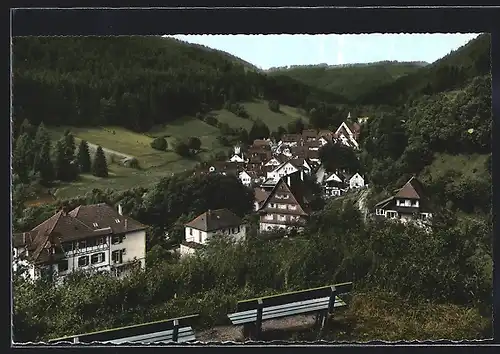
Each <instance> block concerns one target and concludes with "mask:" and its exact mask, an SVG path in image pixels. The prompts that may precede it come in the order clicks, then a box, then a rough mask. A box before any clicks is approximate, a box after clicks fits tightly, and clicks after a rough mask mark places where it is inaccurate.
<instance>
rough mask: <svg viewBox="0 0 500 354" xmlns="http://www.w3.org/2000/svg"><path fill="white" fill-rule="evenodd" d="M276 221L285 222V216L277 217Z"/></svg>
mask: <svg viewBox="0 0 500 354" xmlns="http://www.w3.org/2000/svg"><path fill="white" fill-rule="evenodd" d="M278 220H279V221H286V216H285V215H278Z"/></svg>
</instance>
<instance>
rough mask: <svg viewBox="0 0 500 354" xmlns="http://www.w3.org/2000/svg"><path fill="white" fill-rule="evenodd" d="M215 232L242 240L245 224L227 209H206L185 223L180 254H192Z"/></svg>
mask: <svg viewBox="0 0 500 354" xmlns="http://www.w3.org/2000/svg"><path fill="white" fill-rule="evenodd" d="M215 234H222V235H227V236H228V237H232V238H233V239H234V240H235V241H243V240H244V239H245V237H246V226H245V224H244V222H243V220H242V219H241V218H240V217H239V216H237V215H236V214H234V213H233V212H232V211H230V210H228V209H217V210H208V211H206V212H205V213H203V214H201V215H198V216H197V217H196V218H194V219H193V220H191V221H190V222H188V223H187V224H186V225H185V237H184V241H183V242H182V243H181V245H180V253H181V255H186V254H193V253H194V252H195V251H196V250H197V249H199V248H200V247H203V245H204V244H206V243H207V241H208V239H210V237H212V236H213V235H215Z"/></svg>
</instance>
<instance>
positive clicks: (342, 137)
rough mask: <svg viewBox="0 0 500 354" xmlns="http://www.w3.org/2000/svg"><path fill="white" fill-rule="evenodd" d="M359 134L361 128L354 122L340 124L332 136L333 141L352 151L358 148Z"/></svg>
mask: <svg viewBox="0 0 500 354" xmlns="http://www.w3.org/2000/svg"><path fill="white" fill-rule="evenodd" d="M360 132H361V126H360V125H359V124H358V123H357V122H355V123H350V122H342V124H341V125H340V126H339V127H338V129H337V130H336V131H335V133H334V134H333V136H334V139H336V140H337V141H339V142H340V143H342V144H344V145H346V146H349V147H352V148H354V149H358V148H359V144H358V138H359V134H360Z"/></svg>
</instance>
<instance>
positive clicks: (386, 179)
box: [13, 35, 493, 341]
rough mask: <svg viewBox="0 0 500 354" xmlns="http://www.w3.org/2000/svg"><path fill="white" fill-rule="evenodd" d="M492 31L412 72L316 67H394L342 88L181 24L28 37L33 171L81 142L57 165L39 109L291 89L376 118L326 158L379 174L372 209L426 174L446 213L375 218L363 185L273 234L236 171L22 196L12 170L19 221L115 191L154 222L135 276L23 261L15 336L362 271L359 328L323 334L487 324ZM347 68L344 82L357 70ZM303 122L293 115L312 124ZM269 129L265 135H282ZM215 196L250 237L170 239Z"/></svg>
mask: <svg viewBox="0 0 500 354" xmlns="http://www.w3.org/2000/svg"><path fill="white" fill-rule="evenodd" d="M489 47H490V38H489V36H488V35H481V36H479V38H478V39H476V40H473V41H471V42H470V43H468V44H467V45H466V46H464V47H462V48H460V49H459V50H457V51H455V52H453V53H451V54H450V55H448V56H446V57H444V58H443V59H441V60H439V61H437V62H436V63H433V64H431V65H428V66H422V65H417V64H418V63H415V65H416V66H417V68H415V69H414V68H412V69H411V70H410V71H412V72H411V73H408V74H406V75H404V74H403V73H402V72H400V74H394V72H392V74H391V75H392V79H389V78H388V77H387V76H386V74H387V72H386V71H384V70H385V69H384V70H381V69H372V68H370V66H368V67H365V66H360V67H357V66H353V67H349V68H331V69H326V68H319V69H318V70H326V71H327V72H328V73H330V71H331V72H334V71H335V70H344V69H345V70H362V69H363V70H364V69H366V70H367V71H366V72H371V71H370V70H373V72H374V74H373V75H378V74H375V73H380V72H385V73H384V74H383V75H382V76H384V77H386V78H385V79H383V80H382V81H384V80H385V81H384V82H380V83H378V84H377V85H375V84H373V85H374V88H373V89H370V90H368V91H365V88H366V86H365V85H361V84H360V85H359V86H363V87H359V90H358V91H356V90H355V89H354V88H353V89H352V91H351V92H350V93H346V92H344V93H343V94H342V95H341V94H339V92H335V89H333V87H334V86H335V85H337V84H333V83H328V80H326V79H325V81H321V80H318V81H316V80H312V81H314V82H318V84H317V86H316V87H313V86H312V82H311V83H308V82H307V81H308V80H309V78H305V79H304V80H303V81H304V82H306V83H304V82H301V81H302V79H299V78H298V77H293V75H290V76H291V77H289V76H287V72H286V71H283V72H281V73H278V74H277V73H270V74H265V73H262V72H259V71H256V70H253V69H252V68H251V67H249V66H245V65H246V64H245V63H243V62H238V61H237V60H236V61H235V60H234V58H231V57H228V56H227V55H226V54H221V53H220V52H218V51H211V50H207V49H206V48H202V47H199V46H191V45H187V44H185V43H182V42H179V41H175V40H172V39H166V38H153V37H150V38H146V39H144V38H51V39H49V38H17V39H16V40H15V43H14V116H15V124H16V132H15V133H16V137H18V139H17V144H16V145H18V151H20V152H21V153H22V154H21V153H19V154H18V155H17V156H18V157H19V156H22V157H23V159H21V160H15V161H14V163H16V164H17V165H19V166H20V165H22V164H23V163H22V162H23V161H27V160H29V161H30V166H33V170H34V171H37V172H38V173H41V171H46V172H44V173H46V174H49V172H50V173H52V174H54V173H55V174H57V173H61V172H60V171H63V172H64V171H66V172H67V171H71V169H69V168H65V166H66V167H68V166H69V165H68V163H69V161H68V158H67V155H68V153H71V154H72V156H73V155H74V151H75V147H74V145H75V143H74V140H73V137H72V135H71V134H70V133H66V134H65V135H64V136H63V137H61V139H60V140H59V141H58V142H57V145H56V157H57V158H56V159H55V160H54V164H53V166H52V167H50V168H49V165H50V157H49V158H48V159H47V156H49V155H50V154H49V153H47V151H48V150H50V142H49V141H50V139H48V135H47V133H46V131H45V128H44V125H47V126H49V125H58V124H61V125H63V124H64V125H75V126H85V125H93V126H100V125H112V124H114V125H120V126H123V127H126V128H129V129H133V130H136V131H145V130H148V129H149V128H150V127H151V126H152V125H154V124H157V123H163V122H167V121H171V120H175V119H176V118H178V117H181V116H182V115H185V114H193V115H194V114H196V113H198V112H203V111H207V110H210V109H215V108H218V107H224V106H226V107H228V102H229V103H231V102H233V103H232V104H233V105H235V107H236V106H238V105H237V104H236V102H239V101H247V100H252V99H255V98H265V99H267V100H269V101H272V102H270V106H273V107H274V106H277V107H278V109H279V104H287V105H290V106H294V107H302V108H303V109H304V110H305V112H306V113H307V115H308V117H309V124H310V127H313V128H330V129H332V128H333V127H336V126H338V124H339V122H341V121H342V120H343V119H345V117H346V112H351V113H352V116H353V117H363V116H367V117H368V118H369V119H368V120H367V122H366V123H365V124H364V125H363V127H362V130H361V136H360V144H361V152H359V153H354V152H352V151H351V152H345V153H342V154H337V155H336V154H335V151H334V149H332V151H333V152H334V153H333V155H335V156H333V158H332V160H331V161H329V162H330V163H331V164H332V165H335V166H337V167H338V166H342V167H345V168H346V169H349V168H352V169H355V170H358V171H360V172H362V173H363V174H364V175H365V176H366V179H367V182H368V183H369V185H370V189H369V194H368V198H367V207H368V208H370V207H371V206H373V204H374V203H375V202H377V201H379V200H380V198H383V197H386V196H388V195H391V194H392V193H393V192H394V189H395V188H397V187H400V186H401V184H402V183H404V182H406V181H407V180H408V178H409V177H410V176H412V175H418V176H419V177H420V179H421V180H422V182H423V184H424V186H425V188H426V191H428V193H429V195H430V196H431V198H432V200H433V202H434V204H435V205H434V207H435V209H436V212H435V215H436V217H435V222H434V224H433V227H432V229H431V230H430V231H425V230H423V229H419V228H415V227H412V226H408V225H406V226H405V225H400V224H391V223H384V222H378V221H372V220H370V219H365V218H364V216H363V212H364V211H365V210H359V209H358V208H357V207H356V206H357V205H358V204H357V201H356V200H357V199H356V198H357V196H356V195H353V196H351V197H345V198H339V199H335V200H330V201H328V202H327V203H326V205H323V204H321V205H320V204H318V206H317V207H316V208H315V211H314V212H313V213H312V215H311V217H310V222H309V223H308V224H307V227H306V230H305V232H304V233H302V234H299V235H292V237H289V238H275V237H269V238H267V237H266V238H261V237H258V236H257V231H256V230H257V228H258V225H257V219H256V215H255V214H254V213H252V204H253V200H254V196H253V193H252V190H249V189H247V188H246V187H244V186H242V185H241V183H240V182H239V180H238V179H236V178H234V177H230V176H219V175H213V176H209V177H205V178H202V177H194V176H190V175H189V173H186V174H179V175H174V176H172V177H165V178H163V179H161V180H159V181H158V182H157V183H155V184H153V185H151V186H148V187H147V188H139V187H138V188H133V189H130V190H127V191H115V190H99V189H94V190H93V191H92V192H91V193H88V194H86V195H82V196H80V197H78V198H74V199H71V200H58V201H57V202H56V203H55V204H48V205H42V206H36V207H25V206H24V203H25V202H26V200H27V196H28V194H29V193H30V190H31V189H32V188H35V187H34V186H33V182H28V181H31V179H30V177H29V171H26V172H25V174H24V175H22V174H21V175H17V176H16V181H17V182H16V183H15V185H14V187H13V188H14V191H13V213H14V215H13V228H14V230H15V231H17V232H19V231H27V230H30V229H31V228H33V227H34V226H36V225H37V224H38V223H40V222H41V221H43V220H45V219H46V218H48V217H49V216H51V215H53V213H54V212H55V211H56V210H57V209H59V208H61V207H66V208H71V207H76V206H77V205H80V204H92V203H99V202H106V203H109V204H110V205H115V206H116V205H117V204H118V203H120V204H121V205H122V206H123V209H124V212H125V213H126V214H128V215H130V216H131V217H133V218H135V219H137V220H139V221H140V222H142V223H144V224H147V225H148V226H149V229H148V233H147V251H148V252H147V264H148V267H147V269H146V270H145V271H140V272H138V273H137V274H134V275H133V276H131V277H130V278H126V279H123V280H119V279H115V278H112V277H111V276H108V275H105V274H99V275H89V274H74V275H73V276H72V277H70V278H69V279H68V280H67V282H65V284H64V285H63V286H60V287H53V286H52V285H51V284H50V283H49V282H47V281H45V280H41V281H38V282H34V283H31V282H28V281H25V280H23V279H22V278H21V277H19V276H18V275H17V274H15V277H14V333H15V339H16V341H28V340H43V339H48V338H53V337H58V336H62V335H66V334H74V333H81V332H86V331H91V330H98V329H104V328H110V327H114V326H123V325H127V324H133V323H139V322H144V321H152V320H157V319H164V318H168V317H170V316H179V315H185V314H189V313H192V312H197V313H198V312H200V313H201V323H200V324H199V326H200V328H207V327H209V326H213V325H214V324H217V325H219V324H224V323H225V321H226V317H225V315H226V313H227V312H229V311H232V310H234V306H235V303H236V301H237V300H241V299H242V298H247V297H255V296H257V295H264V294H271V293H278V292H283V291H287V290H296V289H303V288H307V287H313V286H321V285H325V284H330V283H334V282H342V281H353V282H354V284H355V289H354V293H353V295H352V302H351V304H350V306H349V310H348V311H349V312H348V317H347V320H346V321H347V323H348V324H349V326H347V327H348V328H347V329H345V328H344V329H342V330H341V331H338V330H335V329H330V330H328V331H327V332H326V333H324V334H322V335H323V337H321V338H323V339H335V340H361V341H365V340H376V339H387V340H397V339H408V340H412V339H429V338H432V339H440V338H453V339H457V340H460V339H464V338H471V339H472V338H484V337H488V336H491V303H492V296H491V295H492V294H491V290H492V264H493V261H492V249H491V242H492V213H491V202H492V201H491V184H492V180H491V144H490V137H491V123H492V119H491V74H490V62H489V60H490V56H489V50H490V48H489ZM393 64H394V63H392V64H391V63H381V65H388V66H387V67H390V65H393ZM394 65H396V64H394ZM293 70H304V72H306V71H307V70H313V71H314V70H316V68H304V69H301V68H293V69H292V71H293ZM405 70H406V69H405ZM413 70H414V71H413ZM346 72H347V71H346ZM351 73H352V72H351ZM345 75H346V76H345V80H347V78H349V77H351V75H352V74H345ZM370 75H371V74H370ZM399 75H403V76H399ZM396 76H398V77H396ZM311 77H314V76H313V75H312V76H311ZM372 79H373V78H372ZM372 79H368V80H372ZM343 80H344V79H343ZM320 81H321V82H320ZM319 82H320V83H319ZM371 84H372V83H370V85H371ZM329 85H332V86H329ZM375 86H376V87H375ZM346 87H347V86H346ZM344 95H345V97H344ZM275 109H276V108H275ZM28 121H29V124H28V123H27V122H28ZM23 122H25V123H23ZM42 122H43V124H40V123H42ZM298 123H299V122H294V123H293V124H291V127H290V128H289V129H288V130H289V131H292V130H293V131H300V130H302V129H304V128H306V127H307V126H306V125H304V124H303V123H302V124H298ZM36 127H38V128H36ZM261 128H262V129H261V130H260V131H259V132H255V131H254V132H253V133H252V134H253V135H255V134H257V133H258V134H257V135H258V136H259V137H261V136H262V135H270V134H273V133H277V132H270V131H269V129H267V127H261ZM264 128H266V129H264ZM254 130H255V129H254ZM283 132H284V131H282V132H281V134H282V133H283ZM253 135H252V136H253ZM34 147H37V148H34ZM34 149H35V150H36V153H33V151H35V150H34ZM337 152H338V151H337ZM328 153H329V152H328V151H327V150H324V151H323V152H322V156H323V155H324V156H325V157H324V159H328V158H330V157H328V156H327V155H328ZM353 154H357V155H358V157H359V161H358V160H356V161H357V162H356V164H355V166H353V164H352V163H348V162H349V161H352V156H353ZM477 156H479V157H485V156H486V157H487V158H486V159H484V165H474V167H473V168H469V167H468V166H463V165H460V166H452V168H447V169H443V170H440V171H437V168H436V167H435V163H436V162H438V161H439V159H441V160H446V161H452V159H453V158H457V159H460V158H475V157H477ZM16 161H17V162H16ZM461 161H462V160H461ZM477 161H483V160H482V159H477ZM325 162H326V161H325ZM77 163H78V165H79V166H80V165H81V166H83V165H85V166H86V167H85V168H86V169H87V170H88V169H92V168H93V167H92V166H90V162H89V158H88V154H85V156H83V155H82V156H78V157H77ZM17 165H16V166H17ZM448 165H450V164H448ZM19 166H18V167H17V170H18V171H21V170H22V169H20V167H19ZM81 166H80V169H81V168H82V167H81ZM431 170H432V171H431ZM47 171H49V172H47ZM58 171H59V172H58ZM431 172H432V173H431ZM438 172H439V173H438ZM23 179H24V180H23ZM30 183H31V184H30ZM217 208H228V209H230V210H232V211H233V212H235V213H236V214H238V215H240V216H243V217H244V218H245V220H246V222H248V224H249V225H250V231H249V237H248V240H247V241H246V242H245V243H243V244H232V243H231V242H229V241H228V240H225V239H222V238H217V237H216V238H214V239H213V240H212V241H211V242H210V243H209V245H208V246H207V247H206V249H204V250H203V251H202V252H200V254H198V255H197V256H195V257H193V258H190V259H188V260H186V261H179V260H178V259H177V258H176V257H174V256H172V255H171V253H169V252H168V251H169V250H170V249H171V248H172V247H174V246H176V245H177V244H178V243H179V242H180V240H181V239H182V237H183V234H184V229H183V225H184V223H185V222H187V221H188V220H189V219H191V218H192V217H194V216H196V215H198V214H200V213H202V212H204V211H206V210H207V209H217ZM166 232H167V233H168V235H169V239H168V240H166V239H165V237H164V235H165V233H166ZM270 236H273V235H270ZM298 249H299V250H300V252H297V250H298ZM263 265H265V266H263ZM201 300H203V301H201ZM384 304H385V305H384ZM49 308H50V309H51V311H50V312H49V311H47V309H49ZM95 314H99V315H98V316H96V315H95ZM349 316H350V317H349ZM384 318H385V319H386V320H384ZM416 318H419V319H420V320H419V321H417V320H415V319H416ZM384 321H386V322H384ZM422 321H424V322H425V323H426V326H422V325H421V323H422ZM307 339H309V340H315V339H318V337H312V338H309V337H308V338H307Z"/></svg>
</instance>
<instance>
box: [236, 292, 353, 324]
mask: <svg viewBox="0 0 500 354" xmlns="http://www.w3.org/2000/svg"><path fill="white" fill-rule="evenodd" d="M321 300H322V302H318V301H315V302H312V303H311V301H301V302H297V303H294V304H292V305H294V306H286V307H282V308H276V306H273V307H274V310H273V311H268V309H267V308H264V309H263V311H262V320H268V319H272V318H280V317H288V316H293V315H297V314H303V313H308V312H315V311H320V310H327V309H328V301H329V298H323V299H321ZM304 303H305V304H304ZM287 305H289V304H287ZM346 305H347V304H346V303H345V302H344V301H342V299H339V298H337V299H336V301H335V304H334V307H336V308H338V307H343V306H346ZM228 317H229V319H230V320H231V322H232V323H233V325H238V324H244V323H252V322H255V321H256V320H257V310H249V311H244V312H238V313H233V314H229V315H228Z"/></svg>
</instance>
